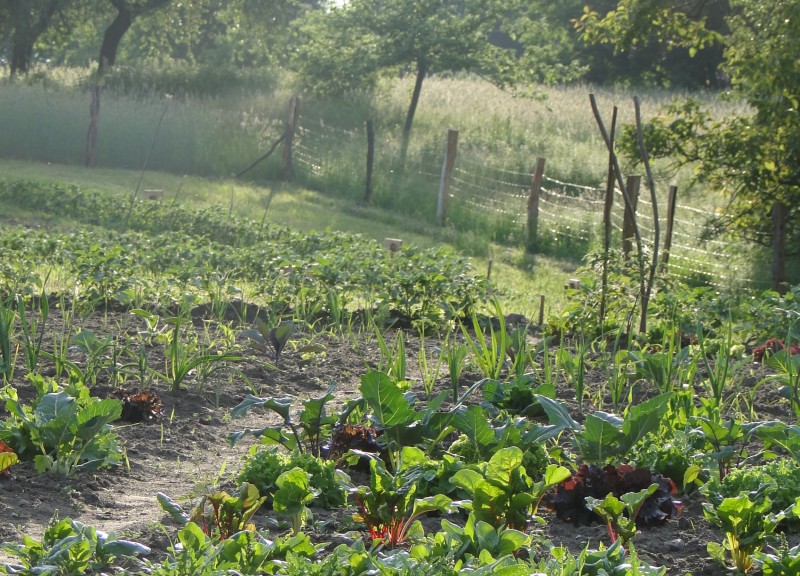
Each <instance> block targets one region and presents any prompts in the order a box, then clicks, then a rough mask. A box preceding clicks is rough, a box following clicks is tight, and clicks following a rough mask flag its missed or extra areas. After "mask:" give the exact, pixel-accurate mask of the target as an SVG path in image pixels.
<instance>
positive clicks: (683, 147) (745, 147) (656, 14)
mask: <svg viewBox="0 0 800 576" xmlns="http://www.w3.org/2000/svg"><path fill="white" fill-rule="evenodd" d="M673 8H674V7H673ZM730 9H731V10H730V14H729V15H728V17H727V18H726V24H727V27H728V32H727V33H726V34H725V35H724V36H723V35H720V34H718V33H715V32H713V31H709V30H708V29H706V28H705V27H704V25H703V24H704V23H703V21H702V20H700V21H693V20H691V18H690V17H689V15H688V14H687V13H685V12H683V13H681V12H679V11H677V10H675V9H672V10H669V9H666V8H664V7H663V5H662V4H660V3H654V2H652V1H649V0H624V1H622V2H620V3H619V5H618V7H617V9H616V10H615V11H612V12H609V13H608V14H607V15H606V16H604V17H600V16H599V15H598V14H596V13H591V12H587V13H586V14H585V15H584V19H583V25H584V31H585V32H584V33H585V36H586V37H587V38H588V39H593V40H594V41H605V42H611V43H614V44H615V46H617V48H618V49H620V50H625V49H627V48H628V47H629V46H634V45H636V42H637V41H638V38H639V37H640V36H641V35H643V34H653V33H656V34H658V35H660V38H661V39H662V40H663V41H666V42H672V43H674V44H680V45H683V46H687V47H690V48H692V49H695V50H700V49H702V48H703V47H704V46H706V45H707V44H708V42H712V41H720V42H722V43H723V45H724V62H723V64H722V67H721V71H722V72H724V73H725V74H726V75H727V76H728V78H729V80H730V83H731V86H732V88H733V95H734V96H738V97H741V98H743V99H744V100H745V101H746V102H747V104H748V105H749V109H747V110H746V111H744V112H743V113H742V114H739V115H736V116H732V117H729V118H725V119H723V120H712V117H711V115H710V114H709V113H708V112H706V111H704V110H702V108H701V107H700V106H699V105H698V104H697V102H695V101H692V100H685V101H682V102H676V103H674V104H673V105H672V106H670V107H669V109H668V110H666V113H665V114H664V115H663V117H660V118H657V119H655V120H654V121H653V122H651V123H650V125H649V126H648V128H647V134H646V142H647V144H648V147H649V148H650V150H651V155H652V156H653V157H662V158H666V157H669V158H672V159H673V160H674V161H675V163H676V165H683V164H687V163H695V164H696V167H697V168H696V174H697V180H698V181H700V182H702V183H704V184H706V185H707V186H708V187H710V188H712V189H714V190H717V191H719V192H720V193H721V194H723V195H724V196H725V198H726V199H727V202H728V203H727V207H726V210H725V211H724V212H723V213H722V214H720V216H719V217H718V218H716V219H715V220H714V221H713V222H711V226H710V227H709V231H710V234H711V235H719V234H722V233H723V232H732V233H735V234H738V235H739V236H741V237H743V238H745V239H747V240H750V241H752V242H754V243H757V244H760V245H763V246H768V247H770V248H771V249H772V251H773V252H772V254H773V256H772V262H773V266H772V281H773V286H774V288H775V289H776V290H783V289H784V286H783V283H784V282H785V279H786V271H785V265H786V259H787V257H788V256H792V255H797V254H800V112H798V109H799V106H800V59H798V57H797V55H798V54H800V4H798V3H797V2H795V1H791V0H730ZM628 140H629V141H631V140H632V137H630V133H629V138H628Z"/></svg>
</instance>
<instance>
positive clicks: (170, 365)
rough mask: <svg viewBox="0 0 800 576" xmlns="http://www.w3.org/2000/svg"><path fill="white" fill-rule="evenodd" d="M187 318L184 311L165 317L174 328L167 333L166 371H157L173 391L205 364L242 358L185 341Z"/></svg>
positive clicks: (176, 390) (234, 360) (179, 387)
mask: <svg viewBox="0 0 800 576" xmlns="http://www.w3.org/2000/svg"><path fill="white" fill-rule="evenodd" d="M186 320H187V319H186V317H185V315H184V314H183V313H181V314H178V315H177V316H175V317H173V318H167V319H165V322H167V323H168V324H171V325H172V329H171V330H169V332H167V333H166V348H165V350H164V355H165V356H166V360H165V370H164V372H157V375H158V377H159V378H161V379H162V380H164V381H166V382H168V383H169V385H170V390H171V391H172V392H178V391H180V389H181V386H182V385H183V381H184V380H185V379H186V376H187V375H188V374H189V372H191V371H192V370H194V369H196V368H199V367H201V366H203V365H205V364H211V363H217V362H236V361H239V360H241V359H242V357H241V356H238V355H236V354H233V353H230V352H225V353H222V354H209V353H204V352H202V351H200V350H198V349H197V345H196V343H193V344H187V343H186V342H184V340H183V336H182V327H183V325H184V323H185V322H186Z"/></svg>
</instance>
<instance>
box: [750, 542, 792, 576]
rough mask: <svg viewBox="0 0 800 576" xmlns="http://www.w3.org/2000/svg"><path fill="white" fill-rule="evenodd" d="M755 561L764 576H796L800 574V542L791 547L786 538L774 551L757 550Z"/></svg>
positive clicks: (754, 556) (754, 555) (773, 548)
mask: <svg viewBox="0 0 800 576" xmlns="http://www.w3.org/2000/svg"><path fill="white" fill-rule="evenodd" d="M753 562H754V564H755V565H756V566H758V567H759V568H761V573H762V574H763V575H764V576H794V575H795V574H800V544H798V545H797V546H793V547H791V548H789V546H788V545H787V544H786V540H785V538H784V539H783V541H782V542H781V545H780V546H777V547H772V553H768V552H763V551H759V552H755V553H754V554H753Z"/></svg>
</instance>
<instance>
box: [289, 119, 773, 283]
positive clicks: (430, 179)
mask: <svg viewBox="0 0 800 576" xmlns="http://www.w3.org/2000/svg"><path fill="white" fill-rule="evenodd" d="M300 120H301V125H300V127H299V128H298V136H299V137H298V138H297V141H296V143H295V152H294V154H295V158H296V160H297V164H298V171H302V172H303V175H302V176H303V177H304V178H306V179H307V180H309V181H314V180H316V179H318V178H322V177H323V176H324V175H325V174H326V173H327V172H328V171H329V170H335V169H339V170H341V169H342V161H343V152H342V151H343V150H344V149H346V148H347V147H348V146H350V147H351V149H352V147H353V146H360V147H361V148H362V149H364V146H365V142H366V138H365V135H364V133H363V132H362V131H358V130H344V129H341V128H336V127H332V126H326V125H325V124H324V123H321V122H313V123H303V118H302V117H301V119H300ZM444 158H445V151H444V149H443V148H436V147H427V148H422V149H420V150H417V151H414V152H412V153H409V156H408V157H407V159H406V163H405V171H406V174H407V175H409V176H412V177H413V178H414V180H415V186H416V187H417V188H418V190H417V192H418V193H419V192H423V193H425V194H430V195H431V198H435V196H436V195H437V194H438V193H439V189H440V183H441V180H442V170H443V161H444ZM532 177H533V176H532V174H531V173H528V172H521V171H515V170H511V169H507V168H504V167H501V166H493V165H491V164H488V163H486V162H483V161H480V160H478V159H477V158H474V157H470V156H469V155H468V154H466V153H465V154H460V155H458V156H457V158H456V161H455V165H454V167H453V171H452V175H451V178H450V186H449V190H448V205H449V208H448V214H449V215H452V218H453V219H454V220H455V219H456V218H457V216H458V215H461V216H462V217H463V216H464V215H466V217H467V219H468V220H469V221H470V222H475V221H491V222H493V223H494V224H495V226H498V225H499V227H500V228H501V229H504V230H506V232H507V237H512V238H514V239H516V238H517V237H520V238H522V237H524V235H525V234H526V226H527V219H528V199H529V195H530V192H531V182H532ZM352 179H353V184H354V185H355V184H357V182H358V181H363V171H361V172H357V173H355V174H353V175H352ZM604 180H605V175H604V174H600V175H598V182H602V181H604ZM657 188H659V189H664V193H662V194H660V196H661V197H660V198H659V199H658V203H657V208H658V223H659V228H660V230H659V232H660V238H659V245H660V247H661V254H662V256H663V254H664V251H663V246H664V241H665V234H666V228H667V201H666V188H667V186H666V184H664V183H659V184H658V185H657ZM604 203H605V190H604V189H603V188H598V187H594V186H589V185H585V184H577V183H571V182H563V181H559V180H557V179H554V178H551V177H549V176H547V175H546V174H545V175H544V177H543V180H542V185H541V188H540V195H539V205H538V226H537V235H538V236H539V237H541V238H542V239H543V243H544V245H547V244H548V243H549V244H551V245H560V246H573V247H576V249H578V248H580V249H587V250H588V249H590V248H591V247H593V246H594V247H596V246H597V245H599V243H600V241H601V239H602V235H603V208H604ZM624 212H625V202H624V198H623V196H622V193H621V191H620V190H616V193H615V195H614V199H613V208H612V212H611V224H612V229H613V232H612V238H613V240H612V241H613V245H614V246H617V247H621V245H622V230H623V219H624ZM714 216H715V212H714V211H713V210H709V209H704V208H699V207H697V206H689V205H685V204H681V203H680V202H677V203H676V205H675V211H674V217H673V222H672V237H671V249H670V251H669V264H668V267H667V268H666V272H667V273H668V274H669V275H672V276H675V277H677V278H680V279H682V280H685V281H690V282H703V283H711V284H714V285H718V286H723V285H725V286H731V285H740V286H743V285H744V286H750V287H755V288H767V287H769V286H770V285H771V282H770V279H769V278H755V277H753V274H752V272H751V269H750V266H749V265H748V261H747V259H746V258H744V257H742V251H743V247H742V245H741V244H740V243H737V242H728V241H725V240H720V239H705V232H706V230H707V225H708V222H709V221H710V220H712V219H713V218H714ZM636 221H637V225H638V228H639V232H640V236H641V239H642V244H643V247H644V248H645V249H646V250H652V249H653V246H654V236H655V220H654V216H653V204H652V202H651V200H650V199H649V193H648V192H647V191H644V190H643V192H642V194H641V197H640V198H639V200H638V206H637V211H636ZM506 239H508V238H506Z"/></svg>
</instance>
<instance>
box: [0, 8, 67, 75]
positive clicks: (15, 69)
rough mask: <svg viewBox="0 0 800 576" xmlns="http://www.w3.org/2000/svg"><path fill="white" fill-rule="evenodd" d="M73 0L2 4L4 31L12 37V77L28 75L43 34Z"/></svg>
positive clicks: (1, 26)
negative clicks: (37, 43)
mask: <svg viewBox="0 0 800 576" xmlns="http://www.w3.org/2000/svg"><path fill="white" fill-rule="evenodd" d="M72 3H73V2H72V0H27V1H26V0H7V1H6V2H4V4H5V5H4V6H2V7H0V34H2V36H3V37H7V38H9V46H10V52H11V57H10V72H11V78H14V77H15V76H17V75H19V74H27V73H28V70H29V69H30V66H31V64H32V61H33V48H34V45H35V44H36V41H37V40H38V39H39V37H40V36H41V35H42V34H43V33H44V32H45V31H46V30H47V29H48V28H49V27H50V25H51V23H52V22H53V21H54V20H55V19H56V17H57V16H58V15H59V14H60V13H64V12H66V11H67V10H68V9H69V7H70V5H71V4H72Z"/></svg>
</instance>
